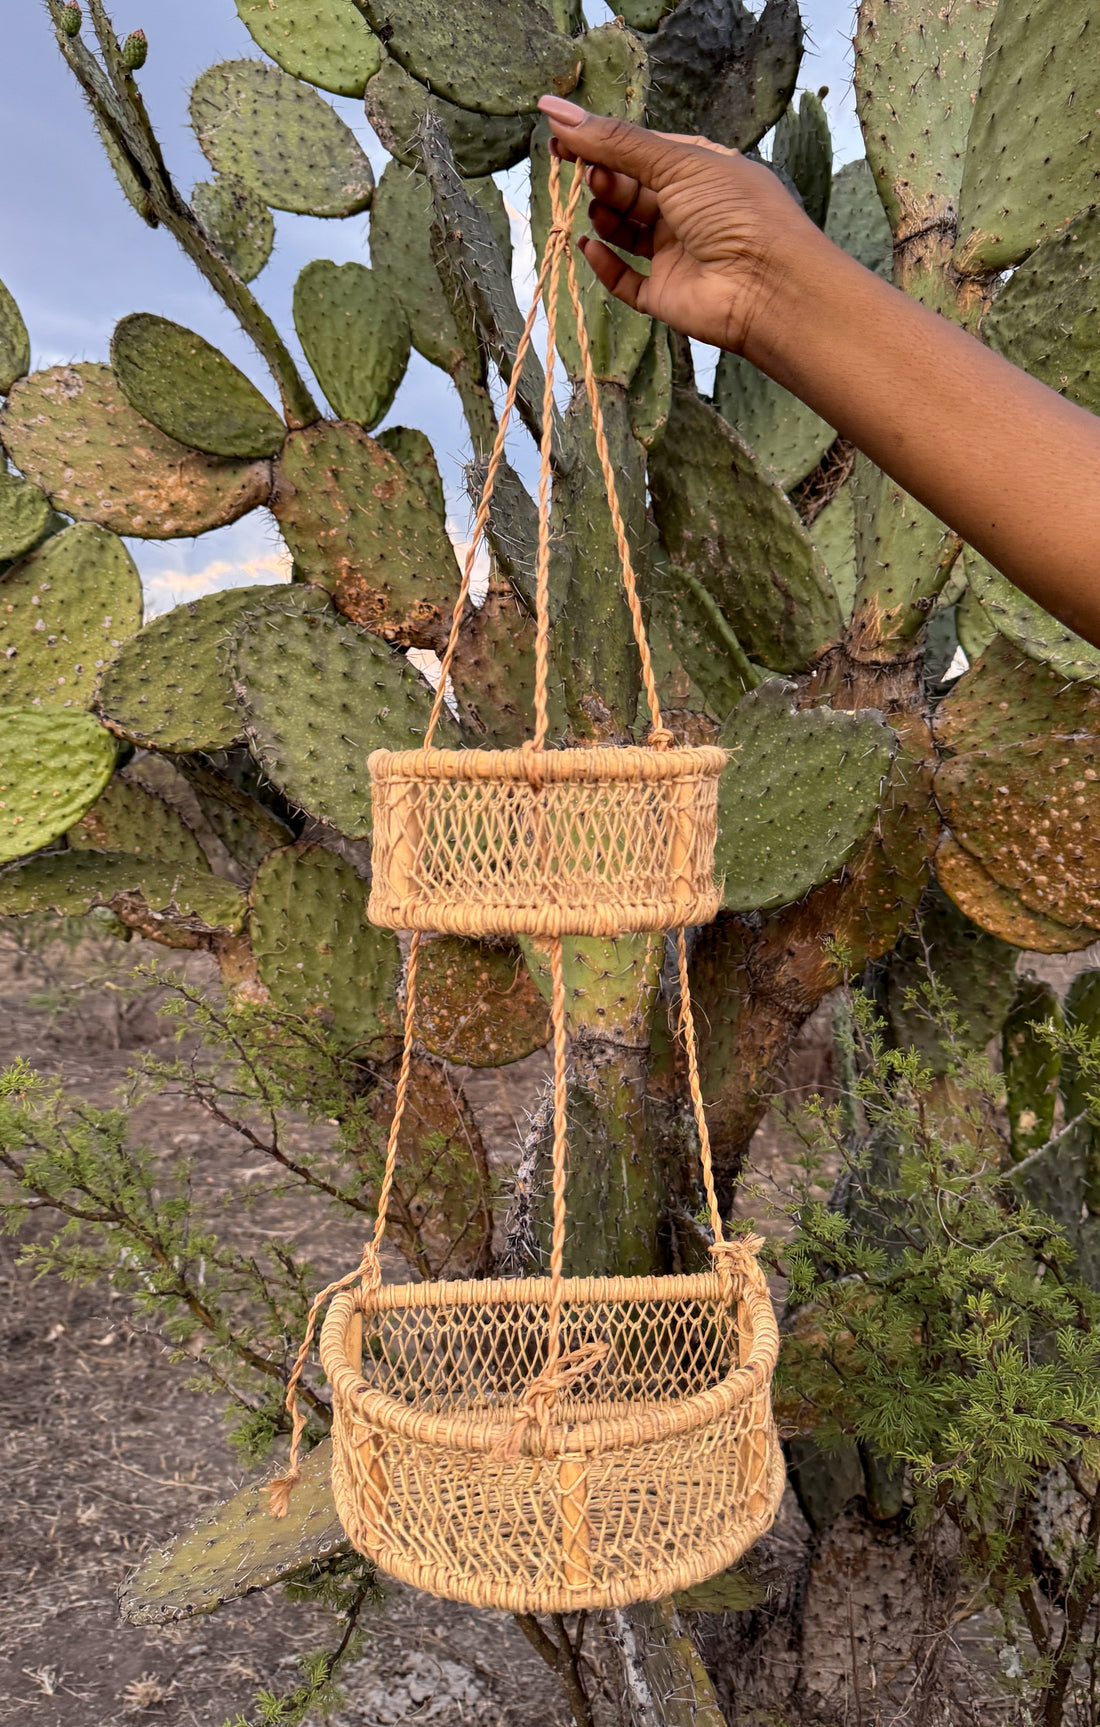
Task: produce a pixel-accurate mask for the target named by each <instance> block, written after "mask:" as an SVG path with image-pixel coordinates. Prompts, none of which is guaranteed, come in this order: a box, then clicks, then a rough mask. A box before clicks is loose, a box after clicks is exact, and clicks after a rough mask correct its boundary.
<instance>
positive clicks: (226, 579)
mask: <svg viewBox="0 0 1100 1727" xmlns="http://www.w3.org/2000/svg"><path fill="white" fill-rule="evenodd" d="M459 3H460V0H459ZM4 11H5V13H6V16H5V19H4V24H3V44H4V64H5V69H6V72H7V77H6V79H5V90H4V96H3V102H2V104H0V160H2V161H3V162H4V163H5V165H6V171H5V173H4V174H3V176H2V177H0V279H2V280H3V281H4V282H5V283H6V284H7V286H8V287H9V288H10V289H11V291H12V293H13V294H14V295H15V297H16V299H17V300H18V302H19V305H20V307H21V309H22V311H23V315H24V317H25V318H26V321H27V325H28V327H29V329H30V334H31V342H32V345H33V354H34V364H35V366H44V365H53V364H55V363H57V362H60V361H70V360H101V359H105V358H106V355H107V349H108V343H109V341H110V335H111V331H112V329H113V328H114V325H115V323H116V322H117V320H118V319H119V318H121V317H122V316H124V315H125V314H126V313H127V312H134V311H146V312H158V313H160V314H162V315H163V316H165V317H169V318H175V319H176V320H178V321H179V322H180V323H182V324H186V325H187V326H189V327H190V328H191V329H194V330H198V331H200V332H201V333H202V334H203V335H204V336H206V337H207V338H208V340H210V341H212V342H214V343H216V344H217V345H218V346H219V347H220V348H222V350H223V351H224V352H225V353H227V354H229V355H230V356H231V357H232V358H233V359H234V360H235V361H236V362H237V364H238V365H239V366H241V367H242V369H243V370H245V371H246V372H248V373H249V374H250V375H251V376H252V377H253V378H255V380H256V382H257V383H258V384H259V385H260V387H261V388H263V389H265V390H268V391H269V390H270V382H269V380H268V379H267V377H266V375H265V373H264V370H263V368H262V366H260V364H259V363H258V361H257V359H256V357H255V355H254V353H253V352H252V350H251V349H250V347H249V345H248V344H247V342H245V341H244V339H243V338H242V337H241V335H240V333H239V331H238V329H237V326H236V325H235V323H234V321H233V320H232V318H231V317H230V315H229V313H228V312H226V311H225V310H224V308H223V307H222V305H221V303H220V301H218V300H217V299H216V297H215V296H214V295H213V293H212V292H211V291H210V290H209V289H208V288H207V286H206V284H205V283H204V282H203V280H202V279H201V277H199V275H198V274H197V272H196V271H195V270H194V268H193V267H192V266H191V265H190V264H189V263H188V261H187V260H186V259H185V258H184V257H183V255H182V253H180V252H179V251H178V250H177V249H176V246H175V244H174V242H173V241H172V240H171V238H170V237H169V236H168V235H166V234H164V233H162V232H160V231H157V232H153V231H152V230H150V229H148V228H146V227H145V225H144V224H143V223H142V222H140V221H139V220H138V218H137V217H136V216H135V215H134V213H133V211H132V210H131V209H130V206H129V205H128V204H127V203H126V201H125V199H124V198H123V196H122V193H121V192H120V191H119V189H118V187H117V185H116V183H115V180H114V177H113V175H112V174H111V171H110V169H109V167H108V165H107V162H106V158H105V157H104V155H103V152H102V148H101V146H100V144H99V142H98V139H97V138H96V136H95V134H94V133H93V131H92V128H91V123H90V121H89V118H88V115H87V113H86V111H85V109H84V105H83V101H82V98H81V96H80V93H79V91H78V90H77V88H76V85H75V84H74V82H73V80H72V78H71V77H70V75H69V73H68V72H67V70H66V68H65V66H64V64H63V62H62V60H61V57H60V55H59V53H58V51H57V47H56V44H55V42H54V38H53V31H52V29H51V28H50V25H49V21H48V18H47V16H46V10H45V6H44V5H40V4H38V3H37V0H7V4H6V5H5V7H4ZM586 11H587V13H588V16H589V20H590V22H592V23H599V22H602V21H603V19H604V18H606V17H610V16H611V15H612V8H610V7H607V6H604V5H602V4H599V3H598V0H597V3H595V4H593V3H592V0H589V4H588V5H587V6H586ZM802 11H803V17H804V19H805V21H806V26H807V30H808V33H809V38H810V44H809V51H808V52H807V55H806V58H805V60H804V61H803V67H802V79H801V84H802V87H804V88H806V89H817V88H818V87H819V86H820V85H822V84H827V85H828V86H829V90H830V94H829V97H828V99H827V102H826V107H827V108H828V110H829V115H830V121H831V123H832V126H833V132H834V141H835V145H836V155H837V161H838V163H839V162H843V161H848V160H850V159H851V158H852V157H853V156H856V155H859V154H861V152H862V146H861V143H860V139H859V130H858V127H857V125H856V122H855V118H854V111H853V106H852V100H851V88H850V86H851V45H850V38H851V32H852V28H853V17H854V8H853V6H851V5H850V4H847V3H846V0H803V6H802ZM114 20H115V25H116V28H117V31H118V34H119V35H120V36H122V35H124V34H125V33H126V32H127V31H129V30H133V29H137V28H139V27H140V28H142V29H144V30H145V32H146V34H147V36H148V38H149V58H148V62H147V64H146V66H145V69H144V71H143V72H142V73H141V75H140V79H141V84H142V89H143V92H144V95H145V99H146V102H147V104H148V106H149V109H150V112H151V114H152V116H153V119H154V122H155V124H156V125H157V127H158V130H159V132H160V136H161V140H162V143H163V144H164V147H165V153H166V155H167V158H168V161H169V164H170V166H171V168H172V171H173V173H174V175H175V176H176V178H177V180H178V182H179V184H180V186H181V187H182V189H183V190H184V191H185V192H189V191H190V188H191V186H192V184H193V183H194V182H195V181H196V180H200V179H207V178H209V169H208V167H207V165H206V162H205V160H204V158H203V156H202V155H201V153H200V151H199V149H198V147H197V145H196V144H195V141H194V138H193V136H192V134H191V130H190V127H189V125H188V123H187V95H188V91H189V89H190V87H191V84H192V82H193V81H194V79H195V78H196V77H197V76H198V74H199V73H200V72H201V71H202V70H203V69H204V68H205V67H206V66H208V65H210V64H211V63H212V62H213V61H216V60H225V59H231V58H235V57H238V56H240V55H255V54H257V53H258V50H257V49H256V47H255V45H254V43H253V42H252V39H251V37H250V36H249V34H248V32H247V31H246V30H245V28H244V26H243V25H242V24H241V23H240V21H239V20H238V18H237V14H236V9H235V6H234V4H233V0H116V4H115V7H114ZM329 99H330V100H331V101H332V103H333V105H334V107H336V108H337V109H338V111H339V112H340V113H341V114H342V115H343V117H344V119H345V120H346V121H347V123H348V125H349V126H351V128H352V130H353V131H354V132H355V133H356V135H357V136H358V137H359V139H360V141H361V143H362V145H363V147H364V149H365V150H366V151H367V153H368V155H370V157H371V159H372V161H373V162H374V164H375V168H376V171H379V172H380V171H381V168H382V167H383V166H384V164H385V161H386V156H385V152H384V151H383V150H382V149H381V148H380V146H379V145H378V143H377V141H376V140H375V138H374V134H373V133H372V131H371V129H370V127H369V126H368V125H367V123H366V120H365V118H364V115H363V112H362V108H361V106H360V104H359V103H358V102H354V101H348V100H342V99H341V98H339V97H331V98H329ZM505 178H506V180H507V184H506V186H505V193H506V196H507V197H508V198H509V201H510V202H511V203H512V205H513V206H514V208H515V209H516V211H517V214H520V215H522V209H523V206H524V203H525V198H524V190H523V178H522V175H521V174H520V173H519V172H518V171H516V172H514V173H513V174H512V175H510V176H507V177H505ZM515 238H516V240H517V241H518V242H519V244H518V246H517V262H518V265H519V268H520V269H521V270H522V266H523V262H524V259H525V257H527V256H529V249H528V248H527V247H525V246H524V244H523V229H522V224H521V223H518V224H517V225H516V233H515ZM317 257H322V258H332V259H334V260H335V261H336V262H338V263H343V262H346V261H348V260H350V259H359V260H362V261H363V262H366V261H368V259H369V251H368V246H367V218H366V216H362V217H352V218H350V219H349V220H347V221H321V220H318V219H314V218H312V217H303V216H287V215H284V214H281V213H279V214H277V215H276V250H275V253H274V256H273V257H272V260H271V262H270V263H269V264H268V266H267V268H266V270H265V271H264V272H263V274H262V275H261V276H260V277H259V279H258V281H257V282H256V283H255V284H254V289H255V291H256V292H257V294H258V296H259V298H260V299H261V300H262V301H263V303H264V305H265V306H266V307H267V309H268V311H269V312H270V313H271V315H272V316H273V317H274V319H275V321H276V323H277V324H278V325H279V328H280V330H281V331H282V332H283V334H284V335H286V336H288V337H289V338H291V339H292V338H293V334H294V328H293V323H292V320H291V317H290V301H291V292H292V289H293V285H294V280H295V278H296V276H297V274H298V272H299V270H301V268H302V267H303V265H305V264H307V263H308V262H309V261H310V260H311V259H312V258H317ZM390 419H391V421H392V422H393V423H395V424H402V425H414V426H420V427H422V428H423V429H424V430H425V431H426V432H428V433H429V435H430V436H431V438H432V441H433V443H434V445H435V448H436V452H437V454H438V456H439V458H440V463H441V466H442V468H443V471H444V481H445V484H446V486H447V492H448V500H449V504H450V508H451V513H452V532H453V533H454V535H455V537H456V538H458V539H461V536H462V533H463V531H464V529H465V526H466V522H467V511H466V506H465V499H464V495H463V493H462V489H461V469H462V462H463V460H464V458H465V455H466V453H467V451H466V445H465V440H464V428H463V423H462V418H461V414H460V413H459V410H458V404H457V400H456V399H455V398H454V395H453V392H452V390H451V387H450V384H449V381H448V380H447V379H446V378H445V377H444V376H443V374H442V373H440V372H438V371H436V370H435V369H434V368H433V367H430V366H428V365H427V363H426V362H424V361H422V360H420V359H419V357H418V356H416V355H414V356H413V361H412V364H411V365H410V368H409V372H408V375H407V377H406V379H405V381H404V383H403V384H402V386H401V390H400V392H399V394H398V397H397V400H396V402H395V404H394V409H393V411H392V413H391V415H390ZM132 549H133V551H134V555H135V557H136V558H137V561H138V564H139V567H140V568H141V571H142V576H143V579H144V581H145V585H146V595H147V603H148V605H149V608H150V610H151V611H161V610H163V609H164V608H165V607H166V606H169V605H172V604H174V603H176V602H177V601H178V600H182V599H185V598H190V597H193V596H194V594H196V593H199V592H205V591H207V590H208V589H210V588H212V587H224V586H233V585H237V584H239V583H242V582H251V581H272V580H274V579H277V575H278V572H279V569H280V568H281V566H282V562H283V560H284V552H283V548H282V544H281V541H280V538H279V535H278V533H277V531H276V529H275V527H274V524H273V523H272V522H271V520H270V518H268V517H267V515H266V513H265V512H262V511H258V512H255V513H254V514H253V515H251V516H249V517H246V518H245V520H244V521H242V522H239V523H237V524H236V525H235V526H233V527H231V528H226V529H221V530H219V531H217V532H215V533H211V534H205V535H203V536H202V538H201V539H199V540H192V541H186V540H185V541H171V542H168V543H166V544H153V543H150V542H134V543H133V547H132Z"/></svg>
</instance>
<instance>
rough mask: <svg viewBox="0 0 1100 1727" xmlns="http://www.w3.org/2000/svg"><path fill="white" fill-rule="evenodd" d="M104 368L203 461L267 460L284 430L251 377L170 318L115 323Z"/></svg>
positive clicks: (135, 404)
mask: <svg viewBox="0 0 1100 1727" xmlns="http://www.w3.org/2000/svg"><path fill="white" fill-rule="evenodd" d="M111 366H112V368H113V370H114V374H115V377H116V378H117V379H118V381H119V383H120V385H121V386H122V393H123V395H124V396H125V397H126V399H127V401H128V402H129V403H130V406H131V407H132V408H136V409H137V411H138V413H139V414H142V415H144V417H145V418H146V419H147V420H149V421H151V423H152V424H153V425H154V426H159V428H160V430H161V431H162V432H167V434H168V436H169V437H170V438H175V439H177V440H178V442H179V443H181V444H188V445H190V446H191V448H192V449H195V450H204V451H205V452H206V454H207V455H208V456H273V455H274V454H275V452H276V451H277V450H278V449H279V448H280V446H281V444H282V441H283V439H284V438H285V436H286V427H285V425H284V424H283V422H282V420H281V419H280V417H279V415H278V414H277V413H276V412H275V409H274V408H273V407H272V406H271V403H270V402H269V401H267V399H266V398H265V397H264V396H261V394H260V392H259V390H257V388H256V386H255V384H254V383H252V381H251V379H249V378H246V377H245V375H244V373H243V372H242V371H239V370H238V368H237V367H236V366H235V365H234V364H233V362H232V361H231V360H227V359H226V357H225V355H224V354H221V353H219V352H218V350H217V348H215V347H213V346H212V344H211V343H209V342H207V341H206V340H205V339H204V338H203V337H202V336H197V335H196V334H195V332H194V330H187V329H185V328H184V327H183V325H182V324H174V323H173V322H172V320H171V319H170V318H158V317H156V316H154V314H153V313H151V312H132V313H131V314H130V316H129V317H127V318H123V319H121V321H120V322H119V323H117V324H116V325H115V333H114V335H113V336H112V337H111Z"/></svg>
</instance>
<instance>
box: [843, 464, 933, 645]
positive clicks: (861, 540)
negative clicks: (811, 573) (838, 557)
mask: <svg viewBox="0 0 1100 1727" xmlns="http://www.w3.org/2000/svg"><path fill="white" fill-rule="evenodd" d="M849 484H850V487H851V493H852V506H853V514H854V521H855V558H856V595H855V628H857V629H859V628H860V627H861V626H865V627H866V629H867V632H868V634H869V635H870V637H871V639H872V640H873V641H875V642H887V641H895V642H907V641H913V640H914V639H915V638H916V636H917V635H918V634H919V633H920V631H921V629H922V627H923V626H924V624H925V623H926V621H927V618H928V613H929V610H930V608H931V606H932V604H933V602H934V601H935V598H936V596H937V595H938V594H939V592H940V590H941V589H942V587H943V582H944V568H943V562H942V560H943V555H944V549H945V545H946V543H947V542H948V541H949V539H950V535H949V530H948V529H947V528H945V527H944V525H943V523H942V522H940V521H938V520H937V519H936V517H935V516H933V515H932V513H931V511H929V510H926V509H925V508H924V506H923V504H918V503H917V501H916V499H915V498H911V497H910V496H909V494H908V492H906V491H903V489H902V488H901V486H899V485H896V484H895V482H894V481H893V480H891V479H890V478H889V476H888V475H886V474H884V473H883V472H882V470H881V468H876V467H875V466H874V464H873V463H871V462H869V461H868V460H867V459H866V458H865V457H863V456H860V457H857V459H856V465H855V468H854V470H853V472H852V478H851V481H850V482H849Z"/></svg>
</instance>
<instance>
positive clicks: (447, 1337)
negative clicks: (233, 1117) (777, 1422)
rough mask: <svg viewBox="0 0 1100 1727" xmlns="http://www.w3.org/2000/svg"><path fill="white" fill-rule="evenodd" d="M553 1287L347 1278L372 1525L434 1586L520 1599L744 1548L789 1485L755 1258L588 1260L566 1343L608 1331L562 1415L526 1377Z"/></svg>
mask: <svg viewBox="0 0 1100 1727" xmlns="http://www.w3.org/2000/svg"><path fill="white" fill-rule="evenodd" d="M723 1290H725V1291H726V1294H725V1296H724V1295H723ZM738 1290H740V1293H739V1295H738V1294H737V1291H738ZM551 1293H552V1286H551V1280H550V1279H549V1278H536V1279H528V1280H522V1281H506V1280H502V1279H498V1280H494V1281H485V1282H475V1283H438V1284H401V1285H390V1286H385V1287H381V1288H376V1289H373V1290H364V1289H362V1288H360V1289H355V1290H347V1291H345V1292H343V1293H342V1294H339V1295H337V1296H336V1297H335V1298H334V1300H333V1301H332V1304H331V1307H330V1308H329V1312H328V1316H327V1318H326V1320H325V1324H324V1328H323V1331H322V1334H321V1359H322V1361H323V1363H324V1367H325V1372H326V1374H327V1375H328V1378H329V1380H330V1381H331V1383H332V1390H333V1415H334V1421H333V1474H332V1481H333V1491H334V1493H335V1497H336V1505H337V1509H338V1511H339V1514H340V1520H341V1522H342V1523H343V1525H344V1528H345V1529H346V1530H347V1533H348V1535H349V1536H350V1538H351V1540H352V1542H353V1543H354V1545H355V1546H356V1547H357V1548H358V1550H359V1551H360V1552H361V1553H364V1554H366V1555H367V1556H368V1557H369V1558H371V1559H373V1560H374V1561H375V1562H376V1563H377V1564H378V1565H379V1566H380V1567H381V1568H382V1569H383V1570H384V1571H387V1572H389V1573H391V1574H392V1575H393V1576H396V1577H399V1578H401V1579H402V1580H403V1581H404V1582H406V1583H411V1584H414V1585H415V1586H416V1587H417V1588H420V1589H427V1590H429V1591H430V1592H431V1593H432V1594H435V1595H442V1596H445V1597H447V1598H449V1599H451V1600H458V1601H468V1602H471V1603H473V1604H475V1605H476V1606H479V1607H497V1608H503V1609H505V1610H507V1611H509V1612H513V1613H531V1612H551V1613H565V1612H570V1611H573V1610H576V1609H578V1608H582V1607H591V1608H595V1607H615V1606H622V1605H624V1604H625V1603H627V1602H630V1601H638V1600H653V1599H657V1598H659V1597H661V1596H663V1595H667V1594H670V1593H671V1592H672V1591H673V1590H677V1589H685V1588H688V1587H689V1586H690V1585H691V1584H693V1583H697V1582H700V1581H701V1580H702V1579H703V1578H705V1577H710V1576H712V1575H713V1574H714V1573H715V1572H716V1571H721V1570H722V1569H724V1568H725V1567H726V1566H728V1565H732V1564H733V1563H734V1561H735V1560H737V1559H738V1558H740V1556H741V1555H742V1554H743V1553H744V1552H745V1551H746V1549H747V1548H748V1547H750V1546H751V1545H752V1543H753V1542H754V1541H756V1540H757V1539H758V1538H759V1536H760V1535H762V1534H763V1533H764V1531H765V1530H766V1529H767V1528H768V1527H769V1525H770V1524H771V1522H772V1519H773V1518H774V1516H775V1511H776V1507H777V1505H778V1503H779V1499H780V1497H781V1495H782V1492H783V1462H782V1456H781V1453H780V1449H779V1444H778V1440H777V1438H776V1433H775V1427H774V1424H773V1421H772V1416H771V1409H770V1404H769V1386H770V1381H771V1374H772V1369H773V1367H774V1365H775V1359H776V1354H777V1351H778V1342H779V1340H778V1333H777V1329H776V1323H775V1317H774V1315H773V1312H772V1307H771V1302H770V1300H769V1297H768V1291H767V1285H766V1283H765V1280H764V1276H763V1273H762V1272H761V1271H760V1269H759V1267H758V1266H757V1264H756V1261H755V1259H754V1258H752V1257H751V1256H750V1255H746V1256H745V1259H744V1271H743V1272H741V1273H734V1275H733V1277H732V1278H731V1277H729V1276H723V1275H722V1274H720V1273H718V1272H709V1273H703V1274H700V1275H698V1276H693V1277H660V1278H646V1277H640V1278H619V1277H607V1278H569V1279H566V1280H565V1283H564V1291H563V1293H564V1306H563V1309H562V1313H561V1325H562V1341H563V1345H564V1347H565V1349H566V1350H567V1351H571V1350H574V1349H575V1348H576V1347H577V1345H578V1344H580V1345H585V1344H589V1345H590V1344H592V1342H593V1341H596V1342H598V1343H600V1344H604V1345H607V1346H608V1347H607V1352H606V1354H604V1355H603V1357H602V1359H599V1360H598V1361H597V1362H596V1364H595V1365H594V1366H593V1367H592V1368H591V1370H590V1371H588V1372H586V1373H584V1374H583V1376H582V1377H580V1378H579V1379H577V1380H576V1382H575V1383H574V1384H573V1385H572V1386H571V1387H570V1389H569V1391H568V1392H566V1393H560V1394H559V1396H558V1398H557V1401H556V1404H555V1406H554V1409H553V1414H552V1418H551V1420H550V1422H549V1423H548V1424H546V1425H543V1426H541V1427H540V1425H539V1423H538V1422H536V1421H534V1420H532V1419H530V1417H529V1415H528V1414H527V1410H528V1406H527V1405H526V1404H525V1403H524V1401H523V1397H524V1393H525V1391H526V1390H527V1389H528V1386H529V1384H530V1381H531V1377H532V1375H533V1374H535V1373H537V1372H538V1371H539V1369H540V1367H541V1366H542V1364H543V1363H544V1361H545V1359H546V1354H547V1342H548V1313H549V1308H550V1302H551ZM364 1334H365V1335H364ZM517 1425H518V1428H519V1431H518V1432H517V1431H516V1429H517ZM517 1440H518V1443H516V1441H517ZM510 1444H511V1447H512V1449H511V1454H510V1455H509V1454H507V1453H508V1451H509V1446H510Z"/></svg>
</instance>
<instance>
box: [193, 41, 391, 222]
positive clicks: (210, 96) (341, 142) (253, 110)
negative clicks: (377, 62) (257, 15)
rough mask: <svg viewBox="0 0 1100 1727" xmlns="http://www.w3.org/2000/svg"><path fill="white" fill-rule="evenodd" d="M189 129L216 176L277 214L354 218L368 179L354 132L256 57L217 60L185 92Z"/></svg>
mask: <svg viewBox="0 0 1100 1727" xmlns="http://www.w3.org/2000/svg"><path fill="white" fill-rule="evenodd" d="M191 125H192V127H193V128H194V132H195V136H196V138H197V139H198V141H199V147H200V149H201V150H202V153H203V155H204V156H205V157H206V159H207V161H208V162H209V163H210V165H211V167H212V168H214V169H215V170H216V171H217V172H218V173H219V174H230V175H232V176H233V178H234V179H237V180H243V181H244V183H245V185H246V186H249V187H250V188H251V190H252V191H253V192H255V194H256V195H257V197H260V198H262V199H263V201H264V203H265V204H270V205H271V206H272V208H273V209H276V210H290V211H292V212H294V213H295V214H297V215H299V216H354V214H355V212H356V211H357V210H365V209H366V207H367V205H368V204H369V203H370V201H371V193H372V192H373V191H374V175H373V173H372V172H371V165H370V163H369V161H368V160H367V158H366V156H365V155H364V154H363V151H362V149H361V148H360V146H359V143H358V141H357V139H356V137H355V134H354V133H353V132H352V131H351V130H350V129H349V128H348V127H347V126H345V124H344V122H343V121H342V120H341V119H340V117H339V115H338V114H336V113H335V112H334V110H333V109H332V108H331V107H330V106H329V104H328V103H327V102H326V101H325V100H324V98H323V97H321V96H318V94H317V92H316V91H315V90H311V89H310V88H309V87H308V85H305V84H300V83H298V82H297V80H296V79H294V78H288V77H287V75H286V73H285V72H281V71H280V70H279V68H278V67H277V66H269V65H267V64H266V63H265V62H264V61H262V60H223V61H222V62H221V63H220V64H219V65H217V66H209V67H208V68H207V70H206V71H205V72H204V73H203V74H202V75H201V77H199V78H197V79H196V81H195V83H194V85H193V86H192V89H191Z"/></svg>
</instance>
